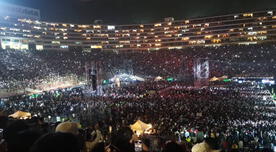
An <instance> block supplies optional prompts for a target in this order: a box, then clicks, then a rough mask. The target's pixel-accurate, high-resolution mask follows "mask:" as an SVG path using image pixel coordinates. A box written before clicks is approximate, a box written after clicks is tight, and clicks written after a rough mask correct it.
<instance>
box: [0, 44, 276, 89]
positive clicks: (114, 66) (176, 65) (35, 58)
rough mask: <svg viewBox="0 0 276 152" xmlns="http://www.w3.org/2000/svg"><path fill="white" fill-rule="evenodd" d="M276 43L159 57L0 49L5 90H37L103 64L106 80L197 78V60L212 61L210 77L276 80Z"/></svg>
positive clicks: (194, 49) (151, 54) (154, 54)
mask: <svg viewBox="0 0 276 152" xmlns="http://www.w3.org/2000/svg"><path fill="white" fill-rule="evenodd" d="M275 49H276V46H275V45H274V44H256V45H248V46H247V45H226V46H219V47H192V48H185V49H182V50H159V51H154V52H146V51H145V52H104V51H92V52H81V51H79V52H78V51H75V52H70V51H67V52H58V51H47V50H44V51H31V50H25V51H15V50H0V67H1V68H0V78H1V79H0V80H1V81H0V88H1V89H6V90H12V89H14V88H15V89H22V88H27V87H31V88H34V87H35V86H36V85H37V84H39V83H41V81H43V80H44V79H47V78H48V77H50V76H56V77H62V76H67V75H76V76H77V77H78V78H79V79H81V80H83V79H85V78H84V77H85V73H86V71H85V65H86V64H87V63H90V62H91V61H97V62H100V63H102V67H101V68H102V70H103V73H104V74H105V77H106V78H111V77H112V76H113V75H114V74H118V73H131V74H134V75H138V76H141V77H150V76H151V77H156V76H162V77H166V76H174V77H176V76H177V77H180V78H181V76H182V77H183V76H185V78H189V77H193V66H194V63H195V61H196V60H197V59H198V58H208V59H209V64H210V76H211V77H212V76H222V75H228V76H230V77H231V76H237V75H243V76H274V75H275V72H274V71H275V69H276V64H275V62H276V61H275V57H274V56H275V52H276V51H275Z"/></svg>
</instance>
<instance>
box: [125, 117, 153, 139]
mask: <svg viewBox="0 0 276 152" xmlns="http://www.w3.org/2000/svg"><path fill="white" fill-rule="evenodd" d="M130 128H131V130H132V131H133V132H136V134H137V135H138V136H139V135H141V134H143V133H145V132H147V131H148V130H150V129H152V125H151V124H146V123H144V122H142V121H141V120H137V121H136V122H135V123H134V124H133V125H130Z"/></svg>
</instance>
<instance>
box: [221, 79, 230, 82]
mask: <svg viewBox="0 0 276 152" xmlns="http://www.w3.org/2000/svg"><path fill="white" fill-rule="evenodd" d="M223 81H224V82H231V79H224V80H223Z"/></svg>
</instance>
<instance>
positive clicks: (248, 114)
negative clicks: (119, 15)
mask: <svg viewBox="0 0 276 152" xmlns="http://www.w3.org/2000/svg"><path fill="white" fill-rule="evenodd" d="M275 41H276V11H275V10H273V9H271V10H264V11H254V12H242V13H235V14H227V15H219V16H209V17H198V18H189V19H183V20H175V19H174V18H173V17H168V18H165V19H164V20H163V21H160V22H155V23H148V24H125V25H113V24H112V25H109V24H103V23H101V22H99V23H95V24H75V23H74V24H73V23H62V22H60V23H56V22H55V23H54V22H47V21H42V20H41V16H40V10H38V9H34V8H29V7H24V6H19V5H14V4H9V3H4V2H3V3H2V2H0V131H1V133H0V140H1V142H0V151H1V152H2V150H3V152H6V151H8V152H9V151H11V152H17V151H26V152H28V151H32V152H36V151H43V150H45V149H47V148H49V149H47V150H48V151H53V150H57V149H59V148H61V149H59V151H70V150H69V149H70V148H71V150H72V149H74V148H75V150H73V151H85V152H92V151H104V149H108V150H109V151H117V152H132V151H133V152H134V151H135V152H136V151H137V152H138V151H139V152H140V151H149V152H161V151H162V152H166V151H168V152H169V151H171V152H172V151H179V152H188V151H192V152H203V151H204V150H205V151H230V152H232V151H240V152H242V151H246V152H247V151H248V152H255V151H273V150H274V151H275V144H276V140H275V139H276V138H275V137H276V134H275V133H276V130H275V125H276V117H275V109H276V108H275V99H276V95H275V93H274V88H275V76H276V61H275V60H276V43H275ZM26 128H27V129H26ZM68 128H69V129H68ZM44 137H47V138H44ZM58 138H60V139H61V138H64V139H63V140H60V141H58V140H59V139H58ZM24 139H28V140H26V141H24ZM47 139H48V140H47ZM54 139H56V140H57V143H58V142H60V144H61V145H59V146H57V145H55V144H56V143H53V142H51V140H54ZM65 139H66V140H65ZM67 139H68V141H67ZM69 139H72V140H71V141H69ZM79 139H82V140H81V142H82V143H81V142H80V140H79ZM44 140H45V141H44ZM46 140H47V141H46ZM75 140H76V141H77V142H76V143H74V144H76V145H74V144H72V145H70V146H71V147H70V146H69V145H66V144H65V145H62V144H64V142H75ZM129 141H130V142H129ZM43 142H44V143H43ZM46 142H47V144H49V145H48V146H46ZM45 146H46V147H47V148H46V147H45ZM57 147H58V148H57ZM65 147H67V148H68V147H70V148H69V149H67V150H65V149H66V148H65ZM80 147H81V148H80ZM51 148H53V149H51ZM62 148H64V149H62ZM47 150H46V151H47Z"/></svg>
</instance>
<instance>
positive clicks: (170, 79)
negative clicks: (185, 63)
mask: <svg viewBox="0 0 276 152" xmlns="http://www.w3.org/2000/svg"><path fill="white" fill-rule="evenodd" d="M166 80H167V81H169V82H172V81H174V79H173V78H172V77H169V78H167V79H166Z"/></svg>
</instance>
